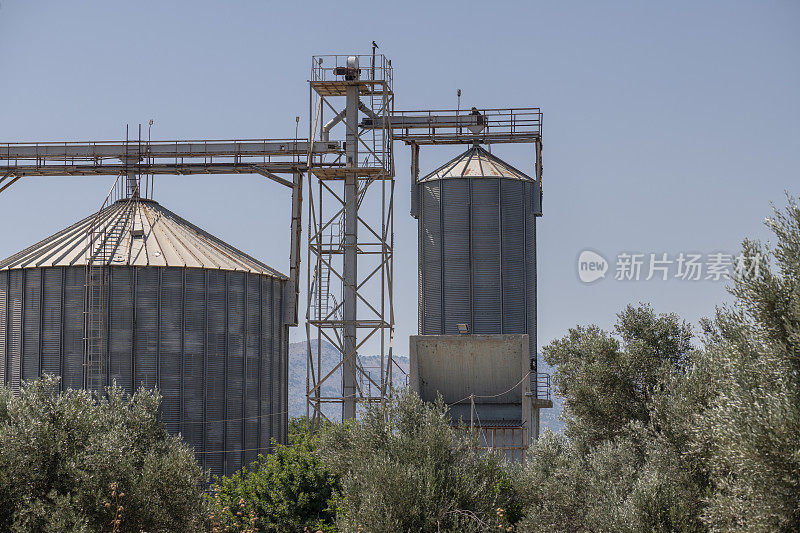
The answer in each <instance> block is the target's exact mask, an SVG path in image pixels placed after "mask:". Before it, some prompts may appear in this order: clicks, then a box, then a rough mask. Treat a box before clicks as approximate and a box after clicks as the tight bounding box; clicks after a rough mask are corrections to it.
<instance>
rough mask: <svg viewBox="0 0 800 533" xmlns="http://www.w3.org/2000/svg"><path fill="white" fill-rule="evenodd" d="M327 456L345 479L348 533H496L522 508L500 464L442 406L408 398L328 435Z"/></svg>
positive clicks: (342, 513)
mask: <svg viewBox="0 0 800 533" xmlns="http://www.w3.org/2000/svg"><path fill="white" fill-rule="evenodd" d="M319 454H320V455H321V456H322V458H323V459H324V461H325V463H326V464H327V465H328V466H329V467H330V468H331V470H333V471H334V472H336V473H337V474H338V475H339V476H341V492H340V493H339V495H338V497H337V505H338V513H337V524H338V525H339V527H340V528H341V529H342V530H343V531H380V532H386V533H390V532H395V531H397V532H407V531H415V532H417V531H419V532H428V531H430V532H438V531H459V532H464V531H486V530H487V529H488V528H490V527H491V528H494V529H495V530H496V529H497V527H498V526H499V525H500V524H501V523H502V522H504V521H505V517H504V516H503V515H504V512H505V511H504V510H506V509H509V508H511V507H513V505H514V500H513V493H512V491H510V490H509V487H510V483H509V479H508V473H507V472H506V471H505V470H504V468H503V466H502V461H501V459H500V458H499V456H497V455H493V454H488V455H484V456H481V455H479V454H477V453H475V452H474V451H472V448H471V447H470V446H469V443H468V442H466V441H465V440H464V439H461V438H458V437H457V434H456V432H455V431H454V430H453V429H451V428H450V427H449V420H448V417H447V412H446V409H445V407H444V406H443V404H442V403H441V402H439V403H438V404H436V405H429V404H425V403H423V402H422V400H420V398H419V396H417V395H416V394H415V393H413V392H411V391H408V390H405V391H401V392H398V393H397V394H396V395H395V397H394V398H393V399H392V401H391V402H390V404H389V405H388V406H387V407H386V408H382V407H380V406H373V407H371V408H369V409H367V410H366V412H365V413H364V414H363V416H362V417H361V418H360V419H359V420H358V421H353V422H346V423H343V424H339V425H335V426H332V427H330V428H328V430H327V431H325V432H324V434H323V436H322V438H321V442H320V447H319Z"/></svg>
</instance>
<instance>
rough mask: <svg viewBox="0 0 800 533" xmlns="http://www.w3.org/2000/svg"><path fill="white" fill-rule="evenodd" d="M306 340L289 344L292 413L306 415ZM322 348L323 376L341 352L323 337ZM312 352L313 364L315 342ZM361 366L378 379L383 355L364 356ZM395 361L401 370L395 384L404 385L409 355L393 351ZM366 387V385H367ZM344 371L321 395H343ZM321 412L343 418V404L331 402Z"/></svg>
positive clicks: (330, 368)
mask: <svg viewBox="0 0 800 533" xmlns="http://www.w3.org/2000/svg"><path fill="white" fill-rule="evenodd" d="M307 344H308V343H307V342H306V341H302V342H293V343H291V344H289V416H302V415H305V414H306V366H307V364H306V363H307V361H308V352H307V348H306V346H307ZM320 345H321V348H322V375H323V376H325V375H326V374H327V373H328V372H330V371H331V370H332V369H333V367H335V366H336V365H337V364H338V363H339V352H338V350H337V349H336V348H335V347H334V346H333V345H332V344H331V343H329V342H327V341H325V340H323V341H322V342H321V343H320ZM311 353H312V354H313V356H314V364H316V362H317V357H316V355H317V342H316V341H312V343H311ZM360 359H361V365H362V366H363V367H364V369H365V370H366V371H367V372H369V373H370V375H374V376H375V377H374V378H373V379H374V380H375V381H378V376H379V375H380V357H378V356H370V355H361V356H360ZM393 359H394V362H395V364H396V365H397V366H399V367H400V368H401V369H402V370H398V369H397V366H395V368H394V372H393V373H394V384H395V386H396V387H402V386H405V384H406V379H405V376H406V375H407V374H408V357H405V356H402V355H396V354H393ZM364 386H367V385H366V384H365V385H364ZM341 387H342V370H341V368H339V369H337V370H336V371H335V372H334V373H333V374H332V375H331V377H329V378H328V379H327V380H326V381H325V384H324V385H323V386H322V390H321V396H322V397H325V396H336V395H340V394H341ZM322 411H323V412H324V413H325V415H326V416H327V417H328V418H330V419H331V420H341V418H342V406H341V404H329V405H326V406H324V407H323V409H322Z"/></svg>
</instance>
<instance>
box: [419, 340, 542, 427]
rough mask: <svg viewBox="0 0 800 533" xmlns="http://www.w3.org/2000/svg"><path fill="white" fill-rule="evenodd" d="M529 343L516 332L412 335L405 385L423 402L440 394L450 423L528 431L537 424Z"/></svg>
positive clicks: (432, 399) (434, 398)
mask: <svg viewBox="0 0 800 533" xmlns="http://www.w3.org/2000/svg"><path fill="white" fill-rule="evenodd" d="M528 342H529V340H528V335H521V334H513V335H416V336H412V337H411V338H410V349H409V354H410V363H411V368H410V377H409V384H410V386H411V388H412V389H413V390H414V391H416V392H417V393H418V394H419V395H420V397H421V398H422V399H423V400H425V401H429V402H432V401H435V400H436V398H437V396H438V395H439V394H441V396H442V398H443V399H444V402H445V403H446V404H447V405H448V406H449V407H450V414H451V416H452V417H453V419H454V421H458V420H459V419H461V420H462V421H463V422H464V423H466V424H468V423H469V422H470V420H474V423H475V424H476V425H483V426H496V425H502V426H509V427H510V426H512V425H517V426H523V427H525V430H526V433H527V429H528V428H531V427H534V425H536V426H538V424H536V423H535V420H534V419H532V418H531V415H532V414H533V413H532V412H531V405H530V396H529V392H530V379H529V378H528V377H527V376H528V372H529V368H530V367H529V354H530V350H529V346H528ZM471 394H474V395H475V407H474V411H473V408H472V404H471V402H470V400H469V396H470V395H471ZM537 434H538V427H534V433H533V435H532V436H534V437H535V436H536V435H537ZM526 439H527V435H526Z"/></svg>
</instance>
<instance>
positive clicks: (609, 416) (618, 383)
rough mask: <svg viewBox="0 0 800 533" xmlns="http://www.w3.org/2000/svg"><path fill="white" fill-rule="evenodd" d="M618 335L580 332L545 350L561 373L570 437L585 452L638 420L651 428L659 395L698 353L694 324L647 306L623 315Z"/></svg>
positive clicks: (594, 328)
mask: <svg viewBox="0 0 800 533" xmlns="http://www.w3.org/2000/svg"><path fill="white" fill-rule="evenodd" d="M615 333H616V336H613V335H611V334H609V333H607V332H605V331H602V330H601V329H600V328H598V327H597V326H594V325H592V326H587V327H584V326H578V327H576V328H573V329H570V330H569V332H568V334H567V335H566V336H565V337H564V338H562V339H558V340H555V341H553V342H552V343H551V344H549V345H548V346H545V347H544V349H543V354H544V359H545V360H546V361H547V363H548V364H550V365H553V366H555V367H556V372H555V373H554V375H553V382H554V384H555V386H556V388H557V389H558V392H559V394H560V395H561V396H562V397H563V398H564V411H563V417H564V420H565V422H566V433H567V435H569V436H570V437H571V438H573V439H574V440H576V441H577V442H578V444H579V445H581V446H584V445H585V446H592V445H595V444H597V443H599V442H602V441H604V440H606V439H610V438H613V437H614V436H616V435H617V434H618V433H619V432H620V431H622V429H623V428H624V427H625V426H626V425H627V424H628V423H629V422H630V421H632V420H636V421H639V422H642V423H645V424H646V423H647V422H648V421H649V417H650V414H649V408H648V402H649V401H650V399H651V398H652V395H653V391H654V389H655V388H656V387H657V385H658V384H659V383H660V382H661V381H662V380H663V379H665V378H666V377H667V376H668V375H669V374H670V373H674V372H678V371H680V370H681V369H683V368H684V367H685V366H686V364H687V358H688V355H689V352H690V350H691V348H692V346H691V337H692V334H691V328H690V327H689V325H688V324H686V323H685V322H683V321H681V320H680V319H679V318H678V317H677V316H676V315H674V314H669V315H656V313H655V312H654V311H653V310H652V309H651V308H650V307H649V306H645V305H641V306H639V307H633V306H628V307H627V308H626V309H625V310H624V311H622V312H621V313H620V314H619V315H618V321H617V324H616V328H615Z"/></svg>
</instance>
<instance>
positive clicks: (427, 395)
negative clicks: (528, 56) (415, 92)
mask: <svg viewBox="0 0 800 533" xmlns="http://www.w3.org/2000/svg"><path fill="white" fill-rule="evenodd" d="M540 214H541V192H540V188H539V183H538V182H537V181H536V180H535V179H533V178H531V177H530V176H528V175H526V174H525V173H523V172H521V171H520V170H518V169H516V168H514V167H512V166H511V165H509V164H508V163H505V162H504V161H502V160H500V159H499V158H498V157H496V156H494V155H492V154H491V153H489V152H488V151H487V150H485V149H484V148H482V147H480V146H479V145H477V144H476V145H474V146H473V147H472V148H470V149H469V150H467V151H466V152H464V153H463V154H461V155H459V156H457V157H455V158H454V159H452V160H450V161H449V162H447V163H446V164H444V165H442V166H441V167H439V168H438V169H436V170H434V171H433V172H431V173H430V174H428V175H427V176H425V177H423V178H421V179H419V180H418V181H417V182H416V184H415V185H414V189H413V190H412V215H413V216H415V217H416V218H417V219H418V227H419V241H418V246H419V251H418V258H419V336H412V337H411V339H410V342H411V345H410V355H411V367H412V372H411V374H412V377H411V381H412V382H411V386H412V388H414V389H415V390H417V391H418V392H419V393H420V394H421V395H422V396H423V398H424V399H434V398H435V397H436V396H437V395H439V394H440V395H441V396H442V397H443V398H445V401H446V402H454V403H448V405H449V406H450V411H451V415H453V416H454V417H456V418H461V419H462V420H464V419H466V421H467V422H469V421H470V419H471V418H477V419H479V420H481V424H480V425H481V431H482V432H481V435H482V436H481V439H483V442H484V443H485V444H486V446H487V447H496V448H506V449H507V451H508V452H509V453H508V456H509V457H514V458H516V459H520V458H521V453H520V450H522V449H524V448H527V443H528V442H530V440H532V439H535V438H536V437H537V435H538V426H539V421H538V410H539V409H540V408H544V407H548V406H552V403H551V402H550V398H549V381H548V382H545V383H540V382H539V376H538V374H537V368H536V345H537V344H536V217H537V216H538V215H540ZM465 334H468V335H465ZM520 361H522V364H523V367H522V369H520ZM498 369H505V370H504V371H503V372H500V373H499V374H498ZM506 370H507V371H506ZM542 379H549V378H544V377H542ZM473 395H474V396H473ZM456 397H458V398H456ZM470 398H472V401H470V400H469V399H470ZM459 399H460V402H459V401H457V400H459ZM465 402H466V403H465ZM498 439H499V440H498Z"/></svg>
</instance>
